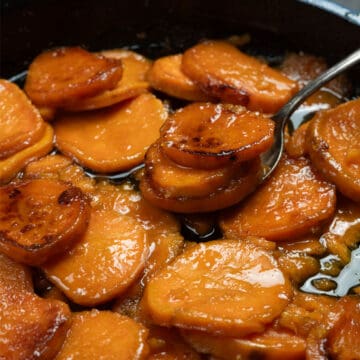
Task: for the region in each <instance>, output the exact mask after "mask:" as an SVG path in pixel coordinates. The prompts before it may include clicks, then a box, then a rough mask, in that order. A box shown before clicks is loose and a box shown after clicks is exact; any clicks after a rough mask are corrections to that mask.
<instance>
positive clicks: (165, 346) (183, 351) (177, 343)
mask: <svg viewBox="0 0 360 360" xmlns="http://www.w3.org/2000/svg"><path fill="white" fill-rule="evenodd" d="M149 330H150V331H149V339H148V344H149V347H150V354H149V356H148V358H147V360H200V359H201V357H200V355H199V354H198V353H197V352H196V351H195V350H194V349H192V348H191V347H190V346H189V345H188V344H186V343H185V342H184V340H183V339H182V338H181V337H180V334H179V333H178V332H177V331H176V329H174V328H170V329H169V328H163V327H160V326H151V327H150V329H149Z"/></svg>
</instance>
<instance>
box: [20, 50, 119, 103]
mask: <svg viewBox="0 0 360 360" xmlns="http://www.w3.org/2000/svg"><path fill="white" fill-rule="evenodd" d="M121 76H122V66H121V61H119V60H116V59H108V58H105V57H103V56H99V55H95V54H92V53H90V52H88V51H86V50H84V49H82V48H79V47H62V48H57V49H52V50H48V51H45V52H43V53H42V54H40V55H38V56H37V57H36V58H35V59H34V60H33V62H32V63H31V64H30V67H29V71H28V75H27V77H26V82H25V87H24V89H25V92H26V93H27V94H28V96H29V97H30V99H31V100H32V101H33V103H34V104H36V105H39V106H50V107H61V106H64V105H66V104H69V103H72V102H75V101H77V100H79V99H82V98H84V97H89V96H94V95H96V94H99V93H101V92H102V91H105V90H108V89H112V88H114V87H115V86H116V84H117V83H118V81H119V80H120V79H121Z"/></svg>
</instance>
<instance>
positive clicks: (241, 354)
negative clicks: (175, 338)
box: [181, 328, 306, 360]
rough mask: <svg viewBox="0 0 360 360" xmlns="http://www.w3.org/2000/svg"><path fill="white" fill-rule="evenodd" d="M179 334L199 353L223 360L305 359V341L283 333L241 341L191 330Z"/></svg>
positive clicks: (266, 333) (271, 332)
mask: <svg viewBox="0 0 360 360" xmlns="http://www.w3.org/2000/svg"><path fill="white" fill-rule="evenodd" d="M181 333H182V335H183V336H184V338H185V339H186V341H187V342H189V344H190V345H191V346H192V347H193V348H194V349H196V350H197V351H198V352H200V353H204V354H211V355H213V356H217V357H218V358H220V359H224V360H237V359H266V360H289V359H292V360H302V359H304V358H305V349H306V341H305V339H304V338H302V337H300V336H298V335H295V334H294V333H291V332H289V331H286V330H283V329H281V330H280V329H279V330H277V329H273V328H268V329H266V330H265V331H264V332H263V333H262V334H255V335H249V336H246V337H243V338H236V337H221V336H214V335H209V334H206V333H205V332H201V331H192V330H183V331H182V332H181Z"/></svg>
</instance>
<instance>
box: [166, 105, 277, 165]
mask: <svg viewBox="0 0 360 360" xmlns="http://www.w3.org/2000/svg"><path fill="white" fill-rule="evenodd" d="M273 134H274V123H273V121H272V120H270V119H269V118H267V117H266V116H264V115H262V114H259V113H253V112H250V111H248V110H246V109H245V108H244V107H242V106H232V105H230V106H229V105H222V104H218V105H215V104H210V103H195V104H191V105H188V106H186V107H185V108H182V109H180V110H178V111H177V112H176V113H175V114H174V115H172V116H171V117H169V119H168V120H167V121H166V122H165V123H164V125H163V126H162V128H161V144H162V148H163V151H164V152H165V153H166V155H167V156H169V157H170V158H171V159H172V160H174V161H175V162H176V163H178V164H181V165H184V166H189V167H194V168H205V169H211V168H217V167H221V166H224V165H228V164H230V163H231V162H234V161H246V160H249V159H254V158H256V157H257V156H259V154H260V153H262V152H264V151H266V150H267V149H268V148H269V147H270V146H271V145H272V143H273Z"/></svg>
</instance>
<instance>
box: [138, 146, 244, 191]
mask: <svg viewBox="0 0 360 360" xmlns="http://www.w3.org/2000/svg"><path fill="white" fill-rule="evenodd" d="M145 168H146V170H145V171H146V172H147V174H148V176H149V177H150V178H151V181H152V185H153V187H154V188H155V189H157V190H158V191H159V192H160V193H161V194H163V196H164V197H192V196H193V197H200V196H207V195H209V194H211V193H213V192H215V191H216V190H217V189H219V188H223V187H226V186H227V185H228V184H229V182H230V180H231V179H232V178H233V177H235V175H237V172H238V171H240V170H241V165H239V164H235V165H232V164H230V165H228V166H224V167H221V168H216V169H214V170H211V169H196V168H189V167H183V166H180V165H178V164H176V163H175V162H173V161H172V160H170V159H169V158H168V157H167V156H166V155H164V154H163V151H162V149H161V147H160V144H159V142H156V143H154V144H153V145H151V146H150V148H149V149H148V151H147V152H146V155H145Z"/></svg>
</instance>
